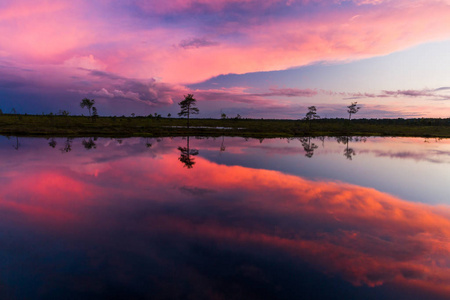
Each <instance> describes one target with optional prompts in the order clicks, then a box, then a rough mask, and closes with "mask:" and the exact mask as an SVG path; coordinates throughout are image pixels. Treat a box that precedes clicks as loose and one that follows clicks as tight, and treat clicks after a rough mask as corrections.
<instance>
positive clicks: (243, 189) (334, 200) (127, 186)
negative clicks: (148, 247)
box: [0, 150, 450, 294]
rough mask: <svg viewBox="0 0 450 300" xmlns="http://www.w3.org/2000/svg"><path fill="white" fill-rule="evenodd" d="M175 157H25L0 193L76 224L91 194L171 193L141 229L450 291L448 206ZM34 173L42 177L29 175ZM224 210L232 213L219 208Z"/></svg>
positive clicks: (46, 216) (137, 200)
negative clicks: (53, 160) (48, 168)
mask: <svg viewBox="0 0 450 300" xmlns="http://www.w3.org/2000/svg"><path fill="white" fill-rule="evenodd" d="M174 151H176V150H174ZM177 157H178V153H170V154H160V156H159V159H150V158H148V157H147V156H146V155H145V154H139V155H135V156H133V157H127V156H124V157H121V158H120V159H115V160H112V161H110V162H108V161H106V162H102V160H99V162H96V163H95V169H97V170H98V171H97V172H96V176H95V177H93V176H90V175H89V176H87V174H84V172H85V171H83V170H84V169H81V170H78V171H71V172H69V173H67V175H64V176H63V175H61V174H60V173H58V172H42V171H39V169H36V167H34V168H33V169H30V170H27V172H28V174H27V175H26V176H24V177H22V176H20V174H18V173H16V174H15V175H14V176H15V177H14V176H12V175H11V176H10V179H11V182H12V183H11V184H10V186H11V187H12V188H11V190H10V191H8V189H5V188H4V189H2V191H3V192H2V194H1V196H0V199H2V200H1V202H0V203H1V204H2V205H3V206H4V205H7V204H8V203H9V204H10V203H14V204H15V205H19V203H21V204H27V205H29V206H30V207H32V208H33V210H26V209H23V210H17V211H18V212H20V214H22V215H21V216H20V217H23V216H27V217H30V218H29V219H32V220H35V224H36V226H39V224H40V222H44V223H46V222H48V221H54V222H55V223H61V224H64V223H65V222H66V220H64V218H57V217H56V216H53V215H52V212H54V211H58V212H62V213H64V214H65V215H68V216H70V215H72V216H74V217H73V219H74V220H79V221H80V226H81V225H83V224H91V222H93V221H94V222H95V224H97V223H98V222H99V220H97V219H95V220H91V219H90V218H95V216H94V217H93V216H92V214H85V211H86V209H90V207H91V206H92V205H93V204H95V207H96V209H98V210H101V211H105V212H107V211H110V210H111V209H113V207H114V206H115V205H126V207H127V210H128V211H129V210H131V211H133V205H138V204H139V205H138V207H142V205H143V204H145V203H147V205H150V206H151V205H153V204H154V203H174V202H177V201H179V202H180V203H182V205H181V208H180V209H181V210H183V213H180V214H176V213H175V214H172V213H171V214H170V215H166V214H160V215H157V216H154V215H152V216H151V218H149V219H148V223H146V222H144V223H143V225H144V226H145V224H148V228H145V230H149V231H155V230H156V231H160V232H161V233H168V234H170V233H177V236H183V237H186V238H194V239H195V240H202V241H204V240H213V241H215V242H216V243H218V244H227V245H241V246H255V247H257V248H258V249H266V248H267V249H271V250H275V251H279V252H281V253H282V255H289V256H291V257H293V258H301V259H303V260H307V261H309V262H310V263H311V264H312V265H314V266H315V267H316V268H317V269H319V270H323V271H324V272H325V273H328V274H334V275H340V276H342V277H343V278H345V279H346V280H348V281H350V282H352V283H353V284H355V285H362V284H365V285H369V286H377V285H382V284H385V283H393V284H401V285H406V286H416V287H417V286H419V287H421V288H424V289H431V290H434V291H435V292H438V293H443V294H444V293H448V292H450V291H449V288H448V285H447V282H448V281H449V280H450V263H449V261H448V256H449V254H450V211H449V210H448V208H445V207H441V208H436V207H433V206H429V205H425V204H418V203H409V202H406V201H403V200H400V199H397V198H395V197H393V196H390V195H387V194H384V193H380V192H378V191H376V190H373V189H369V188H363V187H358V186H353V185H348V184H342V183H337V182H317V181H309V180H305V179H302V178H299V177H296V176H289V175H285V174H282V173H280V172H275V171H266V170H258V169H250V168H244V167H239V166H233V167H229V166H224V165H217V164H215V163H211V162H209V161H207V160H205V159H203V158H201V157H197V158H196V161H197V164H196V166H195V167H194V169H192V170H187V169H185V168H183V167H182V165H181V164H180V162H179V161H178V159H177ZM72 158H73V159H72V160H71V163H72V164H73V165H74V166H76V165H79V164H80V163H81V162H84V163H86V162H85V161H84V158H83V157H72ZM161 158H162V159H161ZM62 164H63V165H64V163H62ZM42 167H43V168H45V166H42ZM87 169H90V168H87ZM88 174H91V173H90V172H89V173H88ZM36 178H41V180H38V181H32V180H36ZM119 187H120V188H119ZM186 191H188V192H189V193H186ZM192 194H198V195H200V198H191V197H192V196H191V195H192ZM11 195H15V196H14V197H13V198H12V196H11ZM67 195H69V197H67ZM202 197H203V198H202ZM27 199H30V200H27ZM147 199H151V200H147ZM224 199H227V200H224ZM80 200H82V201H80ZM83 200H88V201H83ZM94 200H95V201H94ZM125 200H126V201H125ZM27 201H28V202H27ZM196 205H199V211H202V210H205V211H208V212H210V213H209V214H205V215H202V219H201V222H198V218H195V217H194V218H191V217H192V216H191V215H189V210H188V212H186V211H185V208H186V207H190V208H191V207H192V208H195V207H196ZM194 210H195V211H197V210H196V209H194ZM230 212H232V214H231V215H232V217H227V216H229V215H230ZM44 220H45V221H44ZM266 220H272V221H271V222H266ZM155 224H158V226H157V227H155V226H154V225H155ZM274 224H276V225H274ZM305 224H307V225H305ZM88 226H89V225H88ZM102 226H105V225H102ZM60 230H65V229H64V226H63V227H61V229H60Z"/></svg>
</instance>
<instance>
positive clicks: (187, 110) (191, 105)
mask: <svg viewBox="0 0 450 300" xmlns="http://www.w3.org/2000/svg"><path fill="white" fill-rule="evenodd" d="M178 105H179V106H180V108H181V111H180V112H179V113H178V115H179V116H180V117H183V116H187V127H188V128H189V118H190V115H191V114H192V115H196V114H198V113H199V110H198V108H197V107H195V106H196V105H197V100H195V99H194V95H193V94H188V95H187V96H184V100H183V101H181V102H179V103H178Z"/></svg>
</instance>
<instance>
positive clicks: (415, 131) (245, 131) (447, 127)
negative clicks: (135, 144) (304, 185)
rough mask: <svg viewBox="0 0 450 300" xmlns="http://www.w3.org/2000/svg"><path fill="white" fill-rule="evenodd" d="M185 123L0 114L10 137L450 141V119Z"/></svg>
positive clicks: (1, 130)
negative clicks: (400, 138)
mask: <svg viewBox="0 0 450 300" xmlns="http://www.w3.org/2000/svg"><path fill="white" fill-rule="evenodd" d="M190 126H191V127H190V128H189V129H188V128H186V119H179V118H162V117H158V118H157V117H97V118H95V119H92V118H90V117H84V116H57V115H13V114H3V115H0V134H1V135H7V136H47V137H51V136H67V137H86V136H98V137H102V136H104V137H112V136H114V137H132V136H142V137H145V136H147V137H152V136H155V137H157V136H185V135H192V136H222V135H225V136H242V137H259V138H266V137H267V138H269V137H301V136H323V135H328V136H342V135H359V136H415V137H443V138H450V118H448V119H423V118H422V119H354V120H351V121H349V120H346V119H319V120H313V121H312V122H308V121H304V120H272V119H191V122H190Z"/></svg>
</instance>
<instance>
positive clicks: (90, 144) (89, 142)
mask: <svg viewBox="0 0 450 300" xmlns="http://www.w3.org/2000/svg"><path fill="white" fill-rule="evenodd" d="M96 140H97V138H89V140H87V141H86V140H85V139H84V140H83V141H82V142H81V143H82V144H83V146H84V148H85V149H86V150H91V149H96V148H97V145H96V144H95V141H96Z"/></svg>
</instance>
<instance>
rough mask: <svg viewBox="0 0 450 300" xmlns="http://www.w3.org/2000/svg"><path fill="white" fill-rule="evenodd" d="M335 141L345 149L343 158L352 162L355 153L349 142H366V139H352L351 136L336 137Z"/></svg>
mask: <svg viewBox="0 0 450 300" xmlns="http://www.w3.org/2000/svg"><path fill="white" fill-rule="evenodd" d="M336 141H337V142H338V143H339V144H344V145H346V146H347V147H346V148H345V149H344V156H345V158H347V159H348V160H352V159H353V156H355V155H356V151H355V150H354V149H353V148H351V147H350V146H349V145H350V142H366V141H367V138H366V137H352V136H338V137H337V138H336Z"/></svg>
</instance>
